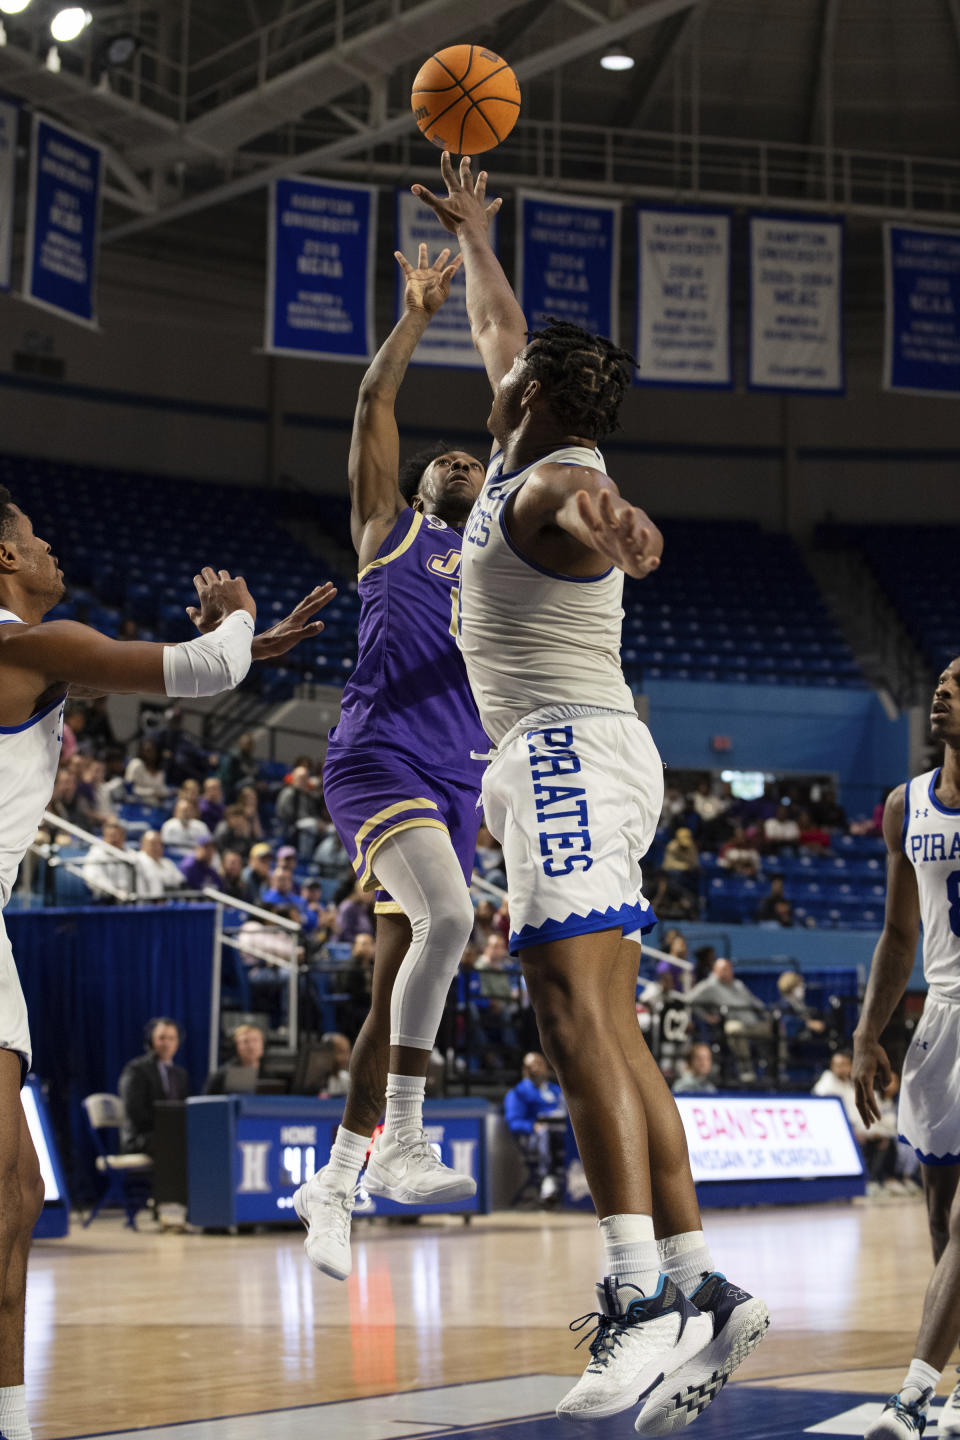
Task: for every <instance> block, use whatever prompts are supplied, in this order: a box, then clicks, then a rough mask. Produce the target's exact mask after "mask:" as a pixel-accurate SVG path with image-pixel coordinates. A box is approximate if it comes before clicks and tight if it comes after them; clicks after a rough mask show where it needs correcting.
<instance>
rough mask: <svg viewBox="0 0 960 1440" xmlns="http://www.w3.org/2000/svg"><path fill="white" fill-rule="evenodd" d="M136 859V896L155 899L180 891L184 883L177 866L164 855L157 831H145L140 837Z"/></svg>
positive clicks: (161, 841)
mask: <svg viewBox="0 0 960 1440" xmlns="http://www.w3.org/2000/svg"><path fill="white" fill-rule="evenodd" d="M136 859H137V894H138V895H145V896H149V897H150V898H151V899H155V898H156V897H157V896H160V895H169V894H170V893H171V892H172V891H174V890H180V889H182V887H183V886H184V884H185V883H186V882H185V880H184V878H183V875H182V874H181V872H180V871H179V870H178V868H177V866H176V865H175V864H174V863H173V861H172V860H170V859H169V858H168V857H167V856H166V855H164V853H163V840H162V838H161V836H160V831H159V830H147V831H145V833H144V834H143V835H142V836H141V837H140V849H139V850H138V852H137V857H136Z"/></svg>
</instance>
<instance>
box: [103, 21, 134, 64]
mask: <svg viewBox="0 0 960 1440" xmlns="http://www.w3.org/2000/svg"><path fill="white" fill-rule="evenodd" d="M141 44H142V41H141V40H140V37H139V35H133V34H131V33H130V32H129V31H126V30H124V31H123V32H122V33H121V34H119V35H111V37H110V39H109V40H107V41H105V43H104V46H103V50H102V51H101V52H100V59H101V61H102V63H103V64H104V65H111V66H113V65H126V64H127V63H128V62H129V61H131V60H132V59H133V57H134V55H136V53H137V51H138V50H139V49H140V46H141Z"/></svg>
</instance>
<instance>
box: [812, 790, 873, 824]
mask: <svg viewBox="0 0 960 1440" xmlns="http://www.w3.org/2000/svg"><path fill="white" fill-rule="evenodd" d="M811 813H812V815H813V818H814V820H815V821H816V822H817V824H818V825H822V826H823V828H824V829H825V830H846V828H847V812H846V810H844V808H843V806H842V805H841V804H840V803H839V801H838V800H837V796H836V792H835V791H834V790H830V789H826V790H824V792H823V794H822V795H821V796H820V799H819V800H817V801H816V802H815V803H814V805H813V806H812V809H811ZM881 818H882V817H881Z"/></svg>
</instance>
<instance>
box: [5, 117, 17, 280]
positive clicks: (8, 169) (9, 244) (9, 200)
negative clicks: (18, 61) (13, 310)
mask: <svg viewBox="0 0 960 1440" xmlns="http://www.w3.org/2000/svg"><path fill="white" fill-rule="evenodd" d="M19 113H20V112H19V111H18V109H17V107H16V105H11V104H10V102H9V101H7V100H0V290H9V289H10V261H11V257H12V251H13V182H14V177H15V173H16V166H17V116H18V114H19Z"/></svg>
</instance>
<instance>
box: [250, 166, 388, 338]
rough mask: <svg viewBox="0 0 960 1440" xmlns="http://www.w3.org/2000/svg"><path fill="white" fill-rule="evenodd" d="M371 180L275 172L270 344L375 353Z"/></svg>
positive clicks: (268, 322) (269, 274)
mask: <svg viewBox="0 0 960 1440" xmlns="http://www.w3.org/2000/svg"><path fill="white" fill-rule="evenodd" d="M376 219H377V192H376V189H375V188H374V187H373V186H371V185H325V184H323V183H321V182H317V181H313V180H301V179H296V180H276V181H274V183H273V185H272V186H271V190H270V227H269V246H268V249H269V253H268V256H267V316H266V333H265V336H264V349H265V350H266V351H267V352H268V353H270V354H275V355H300V356H309V357H311V358H313V359H315V360H357V361H364V362H366V361H367V360H369V359H370V357H371V355H372V354H373V328H374V327H373V262H374V256H373V236H374V233H375V230H376Z"/></svg>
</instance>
